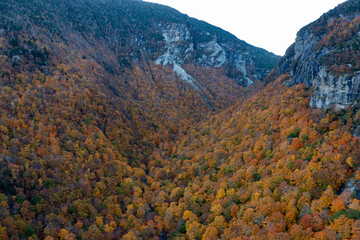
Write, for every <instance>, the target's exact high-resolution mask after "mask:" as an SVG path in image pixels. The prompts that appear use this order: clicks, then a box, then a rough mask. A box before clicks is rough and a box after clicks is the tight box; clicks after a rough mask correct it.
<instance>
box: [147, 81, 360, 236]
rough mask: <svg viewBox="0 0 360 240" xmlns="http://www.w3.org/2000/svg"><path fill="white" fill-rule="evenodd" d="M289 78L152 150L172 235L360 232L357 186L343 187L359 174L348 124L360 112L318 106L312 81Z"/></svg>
mask: <svg viewBox="0 0 360 240" xmlns="http://www.w3.org/2000/svg"><path fill="white" fill-rule="evenodd" d="M288 79H289V76H286V75H285V76H282V77H280V78H279V79H278V80H277V81H276V83H270V84H269V85H267V86H266V88H265V89H263V90H262V91H260V92H259V93H257V94H255V95H254V96H252V97H250V98H249V99H248V101H246V102H243V103H241V104H237V105H236V106H234V107H231V108H230V109H227V110H225V111H223V112H221V113H220V114H217V115H216V116H213V117H211V118H210V119H209V120H208V121H204V122H202V123H201V124H199V125H198V126H196V128H194V129H191V130H190V131H189V133H188V134H187V135H186V136H183V138H181V140H180V141H178V142H176V144H174V146H173V147H172V148H165V149H164V150H163V151H161V154H159V153H156V154H154V155H153V159H154V161H153V162H151V164H152V165H151V164H149V165H150V169H149V170H150V171H149V177H150V179H151V182H152V184H153V185H154V186H157V187H156V188H155V190H154V191H155V194H157V195H161V194H164V193H167V195H165V194H164V195H165V196H167V197H164V198H165V200H164V201H165V203H162V204H161V205H158V206H157V208H156V209H157V210H158V211H159V212H161V210H162V209H166V210H165V215H164V217H163V221H164V224H165V227H164V228H165V229H169V231H170V232H172V233H171V235H172V236H176V237H177V238H175V239H181V237H185V236H186V237H187V238H189V239H196V238H200V237H201V238H203V239H221V238H222V239H233V238H240V239H249V238H254V239H313V238H315V239H344V238H349V239H350V238H351V237H354V238H355V237H357V236H358V232H357V226H358V224H359V223H360V220H359V219H360V205H359V200H358V199H357V198H356V196H357V195H356V193H355V192H354V191H355V188H352V189H346V190H345V191H343V190H341V189H342V188H343V187H344V186H345V185H346V184H347V182H348V181H349V179H350V178H351V177H352V174H354V176H355V180H354V179H353V180H352V181H355V182H356V181H358V179H359V175H358V174H359V170H358V168H357V167H356V166H358V164H359V159H360V151H359V144H360V140H359V138H358V137H354V136H352V135H351V133H350V132H351V128H352V122H353V121H356V120H357V121H358V120H359V119H360V114H359V113H358V114H356V115H354V114H353V113H352V111H351V110H347V111H343V112H334V111H331V110H328V111H325V110H321V109H317V110H315V111H312V110H311V109H309V108H308V105H309V102H310V94H309V91H308V89H307V88H306V87H305V85H304V84H300V85H296V86H292V87H289V88H287V87H282V86H281V85H282V82H283V81H284V80H288ZM155 161H157V163H156V164H154V163H155ZM149 165H148V166H149ZM166 172H169V174H165V173H166ZM158 182H161V183H162V184H161V185H160V184H157V183H158ZM169 196H170V197H169ZM179 208H180V209H181V210H182V211H183V214H180V215H179V214H178V213H177V211H179V210H178V209H179ZM181 224H183V226H185V227H186V232H182V229H181V227H180V226H181Z"/></svg>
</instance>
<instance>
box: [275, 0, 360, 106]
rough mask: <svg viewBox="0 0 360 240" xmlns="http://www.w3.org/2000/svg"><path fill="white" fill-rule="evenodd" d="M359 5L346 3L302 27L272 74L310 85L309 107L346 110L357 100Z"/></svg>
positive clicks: (359, 82)
mask: <svg viewBox="0 0 360 240" xmlns="http://www.w3.org/2000/svg"><path fill="white" fill-rule="evenodd" d="M359 32H360V2H359V1H358V0H351V1H346V2H345V3H343V4H341V5H340V6H338V7H337V8H335V9H334V10H331V11H330V12H328V13H326V14H324V15H323V16H321V17H320V18H319V19H318V20H317V21H315V22H313V23H311V24H309V25H307V26H305V27H304V28H302V29H301V30H300V31H299V32H298V34H297V38H296V42H295V43H294V44H293V45H291V47H289V48H288V50H287V52H286V54H285V56H284V57H283V58H282V59H281V60H280V62H279V65H278V67H277V68H276V70H275V71H274V72H273V74H274V76H278V75H279V74H284V73H289V74H290V75H291V76H292V78H291V80H290V81H288V82H287V83H286V84H287V85H295V84H298V83H305V84H306V86H308V87H310V86H313V91H312V97H311V101H310V105H312V106H315V107H319V108H327V107H330V106H331V105H335V106H336V107H338V108H346V107H348V106H351V105H353V104H356V103H358V100H359V98H360V45H359V43H360V35H359Z"/></svg>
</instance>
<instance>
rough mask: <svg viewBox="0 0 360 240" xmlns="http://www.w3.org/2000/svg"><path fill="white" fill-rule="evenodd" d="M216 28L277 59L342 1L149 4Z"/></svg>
mask: <svg viewBox="0 0 360 240" xmlns="http://www.w3.org/2000/svg"><path fill="white" fill-rule="evenodd" d="M148 2H156V3H160V4H163V5H168V6H170V7H173V8H175V9H177V10H179V11H180V12H182V13H185V14H187V15H189V16H190V17H194V18H197V19H200V20H204V21H206V22H208V23H210V24H213V25H215V26H218V27H220V28H222V29H224V30H227V31H229V32H230V33H232V34H234V35H235V36H237V37H238V38H239V39H241V40H244V41H246V42H247V43H249V44H251V45H254V46H257V47H261V48H264V49H266V50H268V51H270V52H273V53H275V54H278V55H284V54H285V51H286V49H287V48H288V47H289V46H290V45H291V44H292V43H293V42H294V41H295V38H296V33H297V32H298V31H299V30H300V28H302V27H303V26H305V25H307V24H308V23H310V22H312V21H315V20H316V19H318V18H319V17H320V16H321V15H322V14H323V13H325V12H327V11H329V10H330V9H333V8H334V7H336V6H337V5H338V4H340V3H342V2H345V0H148Z"/></svg>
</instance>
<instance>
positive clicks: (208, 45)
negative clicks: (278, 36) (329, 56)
mask: <svg viewBox="0 0 360 240" xmlns="http://www.w3.org/2000/svg"><path fill="white" fill-rule="evenodd" d="M157 29H158V31H159V32H161V34H162V36H163V42H164V43H165V47H164V48H163V53H162V55H161V56H159V57H158V58H157V59H156V60H155V63H156V64H158V65H159V64H161V65H163V66H166V65H173V66H174V72H176V73H178V75H179V76H180V77H181V78H182V79H183V80H185V81H187V82H189V83H191V84H192V85H193V86H195V83H194V81H193V80H194V79H193V78H192V77H191V76H190V75H189V74H188V73H186V71H185V70H184V69H183V68H181V65H182V64H189V63H192V64H196V65H201V66H204V67H212V68H219V67H224V68H225V70H226V72H227V74H228V77H230V78H232V79H234V80H236V81H237V82H238V83H239V84H240V85H242V86H244V87H247V86H249V85H250V84H253V83H254V82H253V81H254V80H260V81H262V80H263V79H264V78H265V77H266V76H267V74H268V73H269V72H270V68H269V66H270V65H271V64H274V63H275V62H276V61H277V56H275V55H273V54H271V53H268V52H266V51H265V50H262V49H258V48H255V47H252V46H250V45H248V44H246V43H245V42H243V41H240V40H238V39H236V38H235V37H233V36H231V37H230V39H229V38H225V39H221V36H220V35H221V34H223V33H222V32H218V33H215V32H213V31H211V29H210V31H202V30H201V31H199V30H200V29H196V28H194V26H192V25H191V24H185V23H170V24H159V25H158V27H157ZM226 34H228V33H226ZM229 35H230V34H229ZM260 58H264V59H266V60H265V61H268V64H270V65H268V66H266V65H263V64H262V63H261V59H260ZM180 68H181V71H180ZM185 73H186V74H185ZM189 79H191V80H189Z"/></svg>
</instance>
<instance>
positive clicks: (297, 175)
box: [0, 0, 360, 240]
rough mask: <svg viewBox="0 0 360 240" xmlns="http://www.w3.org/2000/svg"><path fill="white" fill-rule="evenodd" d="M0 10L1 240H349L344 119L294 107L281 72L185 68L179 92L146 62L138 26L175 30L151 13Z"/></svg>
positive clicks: (133, 6) (143, 8)
mask: <svg viewBox="0 0 360 240" xmlns="http://www.w3.org/2000/svg"><path fill="white" fill-rule="evenodd" d="M84 3H86V4H84ZM95 3H96V4H100V6H101V7H100V9H97V11H95V10H93V9H94V6H93V5H92V4H95ZM109 3H112V4H114V6H115V7H114V9H115V11H113V9H111V8H109V6H110V5H108V4H109ZM51 4H58V5H56V6H59V8H58V9H56V10H57V11H60V12H61V13H62V14H55V11H52V10H49V9H52V8H49V5H51ZM9 6H13V8H12V9H10V8H9ZM96 6H99V5H96ZM124 6H126V7H124ZM0 9H1V14H0V145H1V148H0V239H14V240H15V239H47V240H51V239H120V238H122V239H219V238H223V239H236V238H237V239H250V237H253V239H306V238H307V239H311V238H315V239H340V238H351V237H353V238H358V237H359V234H360V232H359V226H360V203H359V200H357V198H356V194H355V193H354V192H352V191H351V190H350V189H345V190H344V189H343V187H344V186H345V185H346V183H347V182H348V181H349V179H352V181H359V180H360V172H359V169H357V166H358V165H359V159H360V152H359V143H360V141H359V138H358V137H355V136H353V135H352V134H351V133H352V131H353V126H354V125H353V123H354V122H358V121H360V113H359V112H358V113H356V112H355V111H353V109H350V108H349V109H346V110H342V111H335V110H332V109H328V110H312V109H309V108H308V105H309V89H306V87H305V86H304V85H297V86H293V87H291V88H287V87H285V86H283V85H282V84H281V83H282V82H283V81H284V80H287V79H288V78H289V76H287V75H283V76H281V77H280V78H278V79H277V80H276V81H275V82H274V83H271V84H269V85H267V86H266V87H263V86H262V85H260V84H258V85H257V86H258V89H244V88H242V87H240V86H239V85H237V84H236V83H235V82H234V81H233V80H231V79H229V78H228V77H226V75H227V70H226V69H225V67H224V68H217V69H214V68H205V67H203V66H197V65H194V64H186V65H184V66H183V67H184V68H185V69H186V71H188V72H191V73H192V75H193V76H194V77H195V78H196V79H197V80H198V81H199V82H200V83H201V84H200V85H199V89H198V90H197V89H194V88H192V87H191V86H190V85H189V84H187V83H186V82H184V81H182V80H181V79H179V77H178V76H177V75H176V74H174V73H173V71H172V69H171V68H170V67H162V66H158V65H154V64H153V62H152V60H153V57H154V56H152V55H151V54H150V55H149V53H152V54H155V55H156V54H157V53H156V52H155V51H154V52H152V49H157V48H159V47H160V48H161V44H159V43H158V41H157V39H158V40H159V39H161V36H160V35H159V34H156V32H151V29H150V30H149V29H147V30H146V31H145V30H144V29H141V28H147V27H149V26H150V25H148V24H144V25H142V24H140V23H141V22H143V21H147V20H149V21H155V20H154V18H156V19H157V20H156V21H162V20H163V21H165V20H166V21H167V20H168V19H169V18H170V19H171V21H183V18H185V16H184V15H181V14H179V13H178V12H175V11H174V10H171V9H168V8H165V7H161V6H156V7H155V5H151V4H148V3H144V2H141V1H97V0H96V1H95V0H94V1H84V0H79V1H71V2H70V1H55V0H52V1H40V0H31V1H14V0H9V1H7V2H4V1H2V2H0ZM34 9H38V11H34ZM124 9H125V10H124ZM165 10H166V11H165ZM116 11H119V12H118V13H117V14H115V12H116ZM100 12H101V14H100ZM104 16H105V17H104ZM129 16H131V17H129ZM158 18H160V20H159V19H158ZM70 20H71V21H70ZM104 21H105V22H104ZM134 22H137V24H134ZM120 23H121V24H120ZM125 23H126V24H125ZM190 24H194V25H196V24H198V25H199V27H194V29H199V28H200V27H201V28H205V29H207V31H210V32H211V31H220V30H219V29H217V28H214V27H212V26H210V25H207V24H206V23H203V22H197V21H195V20H193V19H191V20H190ZM134 26H136V27H134ZM45 30H46V31H45ZM117 31H118V32H117ZM137 31H139V32H146V33H148V35H146V36H145V35H144V36H143V40H139V42H137V43H136V41H130V39H129V38H135V36H136V37H139V36H138V35H137V33H138V32H137ZM221 34H222V35H221V38H224V39H232V38H233V37H232V36H231V35H230V34H227V33H224V32H221ZM144 42H150V45H147V46H150V47H149V48H148V49H147V51H148V53H146V54H145V53H144V52H141V51H140V48H137V47H136V46H137V44H138V45H139V46H141V45H142V44H144ZM244 46H245V48H246V44H245V45H244ZM134 49H135V50H134ZM138 50H139V51H138ZM254 51H255V50H254ZM261 51H262V50H259V54H260V55H261V54H263V53H261ZM260 55H259V58H261V59H262V61H263V60H264V57H261V56H260ZM263 63H264V64H271V63H269V62H266V61H263ZM234 104H235V105H234ZM214 113H216V114H214Z"/></svg>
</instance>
